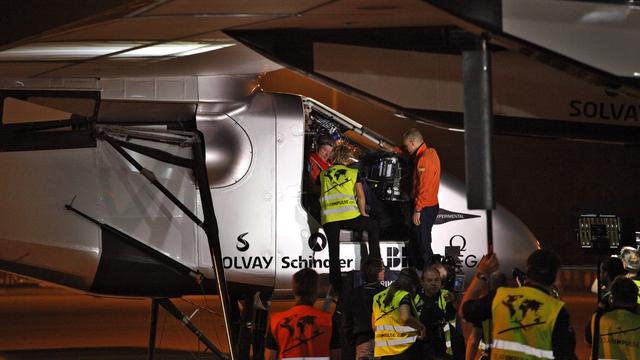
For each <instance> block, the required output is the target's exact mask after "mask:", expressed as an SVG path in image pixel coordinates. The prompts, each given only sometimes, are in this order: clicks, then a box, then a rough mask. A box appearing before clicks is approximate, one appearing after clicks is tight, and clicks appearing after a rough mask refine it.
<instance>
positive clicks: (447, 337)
mask: <svg viewBox="0 0 640 360" xmlns="http://www.w3.org/2000/svg"><path fill="white" fill-rule="evenodd" d="M447 295H449V291H448V290H446V289H442V290H440V297H439V298H438V307H439V308H440V310H442V312H443V313H444V314H445V317H446V315H447ZM447 321H448V323H447V324H445V325H444V326H443V327H442V331H444V341H445V345H446V347H447V354H449V355H453V348H452V347H451V328H452V327H453V328H455V327H456V319H455V318H453V319H447Z"/></svg>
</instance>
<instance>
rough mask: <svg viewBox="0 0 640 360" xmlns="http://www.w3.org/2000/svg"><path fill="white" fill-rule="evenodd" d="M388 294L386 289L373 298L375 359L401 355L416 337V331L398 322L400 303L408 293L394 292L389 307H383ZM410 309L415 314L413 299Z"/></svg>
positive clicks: (400, 321)
mask: <svg viewBox="0 0 640 360" xmlns="http://www.w3.org/2000/svg"><path fill="white" fill-rule="evenodd" d="M388 293H389V289H388V288H387V289H385V290H383V291H381V292H379V293H378V294H376V295H375V296H374V297H373V312H372V315H371V316H372V320H373V325H374V329H375V348H374V356H375V357H379V356H388V355H398V354H401V353H403V352H404V351H406V350H407V349H408V348H409V347H411V345H413V343H415V342H416V339H417V336H418V331H417V330H416V329H414V328H412V327H410V326H406V325H404V323H403V322H402V320H400V301H401V300H402V299H403V298H404V297H405V296H407V295H408V294H409V293H408V292H406V291H403V290H398V291H396V293H395V294H394V295H393V299H392V300H391V303H390V304H389V306H385V304H384V299H385V298H386V297H387V294H388ZM411 308H412V309H411V311H412V312H413V313H414V314H415V313H416V309H415V306H413V299H412V307H411Z"/></svg>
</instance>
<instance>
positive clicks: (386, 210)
mask: <svg viewBox="0 0 640 360" xmlns="http://www.w3.org/2000/svg"><path fill="white" fill-rule="evenodd" d="M303 103H304V107H305V158H304V161H305V164H304V169H305V171H304V173H303V175H302V176H303V181H302V183H303V189H302V202H303V207H304V208H305V209H306V210H307V212H308V213H309V215H310V217H313V218H314V219H315V220H316V221H317V222H318V223H319V220H320V205H319V202H318V197H319V183H317V182H316V181H315V180H312V176H311V166H310V164H309V159H310V156H312V154H313V153H314V152H316V151H318V150H319V149H320V147H321V146H322V145H323V144H326V143H327V142H328V141H329V142H331V143H332V144H334V145H335V144H343V145H346V146H348V147H349V148H350V149H351V153H352V156H353V161H354V162H353V164H352V165H350V167H354V168H357V169H358V170H359V171H360V172H361V176H362V179H364V182H363V187H364V190H365V196H366V199H367V205H366V206H367V212H368V213H369V214H370V215H371V216H372V217H373V218H375V219H376V220H377V221H378V224H379V226H380V229H381V234H380V235H381V240H386V241H405V240H407V239H408V231H409V230H408V229H409V228H410V227H409V224H408V222H407V221H408V220H407V219H409V215H410V214H408V212H409V211H410V206H409V204H410V200H411V199H410V189H411V183H410V181H411V172H410V171H409V160H408V159H407V158H406V157H405V156H403V155H400V154H398V152H399V151H397V147H395V146H394V145H393V143H392V142H391V141H389V140H387V139H385V138H384V137H383V136H381V135H378V134H376V133H375V132H373V131H370V130H368V129H365V128H364V127H363V126H362V125H360V124H358V123H357V122H355V121H353V120H351V119H349V118H347V117H345V116H344V115H342V114H339V113H337V112H335V111H333V110H332V109H330V108H328V107H326V106H324V105H322V104H320V103H318V102H316V101H314V100H312V99H308V98H307V99H305V100H304V101H303ZM350 235H351V237H352V238H354V237H355V238H357V236H359V234H350ZM342 238H343V235H341V240H342ZM354 240H357V239H354Z"/></svg>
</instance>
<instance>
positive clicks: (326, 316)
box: [264, 268, 340, 360]
mask: <svg viewBox="0 0 640 360" xmlns="http://www.w3.org/2000/svg"><path fill="white" fill-rule="evenodd" d="M291 285H292V288H293V295H294V296H295V298H296V305H295V306H293V307H292V308H290V309H289V310H287V311H282V312H276V313H273V314H272V315H271V321H270V323H269V332H268V333H267V337H266V342H265V352H264V359H265V360H276V359H316V360H339V359H340V336H339V334H338V331H337V330H338V329H337V328H334V327H333V324H332V316H331V313H328V312H323V311H320V310H318V309H316V308H314V307H313V304H314V303H315V301H316V298H317V297H318V273H316V272H315V270H313V269H309V268H305V269H302V270H300V271H298V272H296V273H295V274H293V278H292V281H291Z"/></svg>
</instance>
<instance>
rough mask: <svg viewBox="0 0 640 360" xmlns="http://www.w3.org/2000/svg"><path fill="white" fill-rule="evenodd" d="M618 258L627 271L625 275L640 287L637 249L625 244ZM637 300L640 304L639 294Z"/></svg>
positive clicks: (639, 257)
mask: <svg viewBox="0 0 640 360" xmlns="http://www.w3.org/2000/svg"><path fill="white" fill-rule="evenodd" d="M620 259H621V260H622V263H623V264H624V269H625V270H626V271H627V277H628V278H630V279H631V280H633V282H634V283H635V284H636V286H637V287H638V288H640V276H639V275H638V271H640V254H639V253H638V250H637V249H635V248H633V247H631V246H625V247H623V248H622V250H621V251H620ZM637 302H638V304H640V296H638V300H637Z"/></svg>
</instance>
